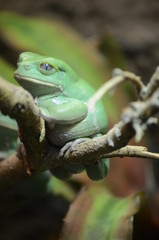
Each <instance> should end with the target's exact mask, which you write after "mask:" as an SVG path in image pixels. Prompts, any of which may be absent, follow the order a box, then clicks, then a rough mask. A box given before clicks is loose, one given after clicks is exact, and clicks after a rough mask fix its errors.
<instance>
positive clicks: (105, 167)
mask: <svg viewBox="0 0 159 240" xmlns="http://www.w3.org/2000/svg"><path fill="white" fill-rule="evenodd" d="M100 135H102V134H98V135H96V136H100ZM89 139H91V138H79V139H76V140H74V141H72V142H68V143H66V144H65V145H64V147H62V149H61V150H60V156H63V155H64V154H65V152H66V151H67V150H70V151H71V152H72V151H73V150H74V148H75V146H76V145H78V144H80V143H82V142H85V141H88V140H89ZM84 169H85V170H86V173H87V175H88V177H89V178H90V179H92V180H94V181H97V180H101V179H103V178H104V177H105V176H106V175H107V174H108V172H109V159H108V158H102V159H100V160H99V161H98V162H95V163H91V164H89V165H85V166H84V165H80V164H74V165H72V164H70V165H69V171H70V172H72V173H78V172H81V171H83V170H84Z"/></svg>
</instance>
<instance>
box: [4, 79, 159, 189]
mask: <svg viewBox="0 0 159 240" xmlns="http://www.w3.org/2000/svg"><path fill="white" fill-rule="evenodd" d="M0 82H1V84H0V109H1V110H2V112H3V113H4V114H7V115H9V116H11V117H13V118H15V119H16V120H17V123H18V125H19V128H20V138H21V140H22V142H23V144H24V147H25V148H24V147H21V151H20V153H21V154H20V155H15V154H14V155H12V156H11V157H10V158H7V159H5V160H3V161H1V162H0V169H1V171H0V188H2V186H3V187H7V186H9V185H12V183H14V184H15V183H16V182H19V181H20V180H21V179H24V178H26V177H27V176H29V175H28V174H27V172H26V169H25V166H24V160H29V163H28V164H29V168H30V172H31V174H35V173H38V172H40V171H44V170H46V169H52V168H55V167H57V166H64V165H65V164H71V163H76V162H77V163H82V164H84V165H87V164H89V163H92V162H93V161H96V160H97V159H99V158H100V157H101V156H103V155H106V154H109V153H111V152H113V151H115V150H117V149H120V148H121V147H124V146H126V145H127V144H128V142H129V140H130V139H131V138H132V137H133V136H135V135H138V131H139V130H138V129H141V127H142V126H143V124H146V121H147V120H148V119H149V118H150V117H151V116H152V115H154V114H155V113H157V112H158V111H159V90H157V89H155V91H154V89H153V94H151V97H149V98H146V100H145V101H136V102H134V103H131V104H130V105H129V106H128V107H127V108H126V109H125V110H124V112H123V114H122V116H121V120H120V121H119V123H117V124H116V125H115V126H114V127H113V128H112V129H111V130H109V132H108V133H107V134H106V135H104V136H102V137H99V138H94V139H92V140H89V141H87V142H85V143H81V144H79V145H77V146H76V147H75V149H74V151H73V152H70V151H69V150H68V151H67V152H66V154H65V156H64V157H61V158H59V157H58V153H59V149H56V148H53V147H50V145H49V143H48V142H47V140H46V137H45V126H44V121H43V119H41V118H40V115H39V109H38V107H37V106H36V105H35V104H34V101H33V99H32V97H31V95H30V94H29V93H28V92H27V91H25V90H24V89H22V88H21V87H17V86H14V85H12V84H10V83H8V82H5V81H4V80H2V79H0ZM149 96H150V94H149ZM4 176H5V177H4ZM4 179H5V180H4ZM12 179H14V181H12ZM4 182H5V183H4Z"/></svg>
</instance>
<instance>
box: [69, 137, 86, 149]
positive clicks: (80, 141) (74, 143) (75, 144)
mask: <svg viewBox="0 0 159 240" xmlns="http://www.w3.org/2000/svg"><path fill="white" fill-rule="evenodd" d="M88 140H90V138H78V139H76V140H74V141H73V142H72V144H71V146H70V148H69V150H70V152H73V150H74V149H75V147H76V146H77V145H78V144H80V143H83V142H86V141H88Z"/></svg>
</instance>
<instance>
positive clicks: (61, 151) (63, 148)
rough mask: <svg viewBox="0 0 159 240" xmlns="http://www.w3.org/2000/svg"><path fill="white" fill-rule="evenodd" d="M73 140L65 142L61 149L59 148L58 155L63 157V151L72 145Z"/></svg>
mask: <svg viewBox="0 0 159 240" xmlns="http://www.w3.org/2000/svg"><path fill="white" fill-rule="evenodd" d="M72 143H73V142H68V143H66V144H65V145H64V146H63V147H62V148H61V149H60V152H59V157H63V156H64V155H65V152H66V151H67V150H68V149H70V147H71V145H72Z"/></svg>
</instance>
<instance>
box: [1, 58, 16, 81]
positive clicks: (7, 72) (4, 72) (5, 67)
mask: <svg viewBox="0 0 159 240" xmlns="http://www.w3.org/2000/svg"><path fill="white" fill-rule="evenodd" d="M13 72H14V69H13V67H12V66H11V65H9V64H8V63H7V62H6V61H5V60H4V59H2V58H1V57H0V76H2V77H3V78H5V79H6V80H8V81H9V82H12V83H14V84H17V82H16V81H15V79H14V78H13Z"/></svg>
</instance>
